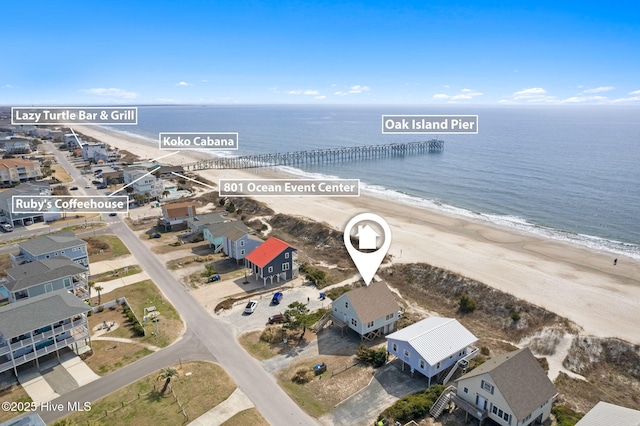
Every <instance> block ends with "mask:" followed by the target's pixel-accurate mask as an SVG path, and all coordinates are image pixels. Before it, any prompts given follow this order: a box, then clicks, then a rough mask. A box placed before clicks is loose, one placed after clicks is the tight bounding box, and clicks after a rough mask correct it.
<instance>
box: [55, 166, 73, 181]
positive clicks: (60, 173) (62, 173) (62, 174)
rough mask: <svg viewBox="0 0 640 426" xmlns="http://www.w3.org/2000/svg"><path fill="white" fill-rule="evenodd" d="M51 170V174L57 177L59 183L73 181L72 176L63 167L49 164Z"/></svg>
mask: <svg viewBox="0 0 640 426" xmlns="http://www.w3.org/2000/svg"><path fill="white" fill-rule="evenodd" d="M51 171H52V172H53V176H54V177H55V178H56V179H58V181H59V182H60V183H69V182H73V178H71V175H69V172H67V171H66V170H65V168H64V167H62V166H60V165H58V164H56V165H51Z"/></svg>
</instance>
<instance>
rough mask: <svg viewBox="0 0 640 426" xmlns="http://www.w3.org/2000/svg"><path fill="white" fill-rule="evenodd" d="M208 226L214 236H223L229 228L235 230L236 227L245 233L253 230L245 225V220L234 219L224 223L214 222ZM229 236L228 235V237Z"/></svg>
mask: <svg viewBox="0 0 640 426" xmlns="http://www.w3.org/2000/svg"><path fill="white" fill-rule="evenodd" d="M206 228H207V229H208V230H209V231H211V234H212V235H213V236H214V237H222V236H224V234H225V232H227V231H229V230H233V229H234V228H236V229H238V230H240V231H243V232H244V233H245V234H248V233H250V232H253V230H252V229H251V228H249V227H248V226H247V225H245V224H244V223H243V222H241V221H238V220H234V221H231V222H222V223H212V224H209V225H207V226H206ZM227 238H228V237H227Z"/></svg>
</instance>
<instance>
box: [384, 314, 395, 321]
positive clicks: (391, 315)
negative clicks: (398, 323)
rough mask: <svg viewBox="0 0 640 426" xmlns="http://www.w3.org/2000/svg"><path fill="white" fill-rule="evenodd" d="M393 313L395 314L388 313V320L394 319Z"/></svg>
mask: <svg viewBox="0 0 640 426" xmlns="http://www.w3.org/2000/svg"><path fill="white" fill-rule="evenodd" d="M393 315H394V314H389V315H387V318H386V319H388V320H390V319H392V318H393Z"/></svg>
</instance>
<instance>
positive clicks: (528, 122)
mask: <svg viewBox="0 0 640 426" xmlns="http://www.w3.org/2000/svg"><path fill="white" fill-rule="evenodd" d="M639 113H640V108H639V107H630V106H576V107H570V106H535V107H525V106H500V107H488V106H482V107H471V106H468V105H465V106H300V105H282V106H273V105H253V106H240V105H237V106H236V105H230V106H222V105H215V106H214V105H207V106H148V107H140V108H139V111H138V125H137V126H131V127H128V126H127V127H126V128H123V127H122V126H119V127H117V128H116V127H113V129H115V130H120V131H122V130H126V131H127V132H129V133H134V134H136V135H139V136H143V137H145V138H148V139H149V140H148V143H150V144H151V143H153V144H155V145H157V140H158V133H159V132H180V131H193V132H195V131H200V132H238V133H239V138H238V140H239V143H238V145H239V150H238V151H234V152H226V153H222V154H218V155H243V154H253V153H267V152H287V151H298V150H306V149H317V148H331V147H344V146H356V145H369V144H384V143H394V142H411V141H421V140H427V139H431V138H438V139H442V140H444V141H445V148H444V151H443V152H441V153H430V154H421V155H416V156H408V157H403V158H400V157H395V158H384V159H372V160H365V161H357V162H344V163H334V164H324V165H303V166H300V167H299V168H295V169H294V168H285V169H286V170H288V171H290V172H294V173H296V174H299V175H301V176H316V175H321V176H334V177H343V178H358V179H360V180H361V182H362V183H363V184H364V185H365V188H366V189H367V190H369V191H373V192H375V193H377V194H378V195H380V196H383V197H386V198H388V199H389V200H390V201H394V202H401V203H408V204H414V205H424V206H429V207H432V208H436V209H440V210H443V211H446V212H449V213H453V214H456V215H462V216H465V217H468V218H474V219H477V220H482V221H489V222H493V223H496V224H499V225H503V226H507V227H511V228H517V229H520V230H523V231H527V232H532V233H536V234H541V235H544V236H547V237H550V238H555V239H559V240H565V241H570V242H573V243H575V244H579V245H583V246H587V247H591V248H595V249H604V250H608V251H610V252H612V253H614V254H616V253H617V254H625V255H628V256H632V257H634V258H636V259H640V220H639V218H640V164H639V162H640V143H638V135H639V134H640V120H638V114H639ZM383 114H386V115H400V114H457V115H459V114H473V115H478V130H479V132H478V134H476V135H447V134H441V135H392V134H382V132H381V116H382V115H383ZM141 143H144V141H141Z"/></svg>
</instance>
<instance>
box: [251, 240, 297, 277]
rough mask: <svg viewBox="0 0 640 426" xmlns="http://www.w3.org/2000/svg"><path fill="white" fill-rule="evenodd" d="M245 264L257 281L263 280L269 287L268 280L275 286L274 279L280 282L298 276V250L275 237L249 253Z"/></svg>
mask: <svg viewBox="0 0 640 426" xmlns="http://www.w3.org/2000/svg"><path fill="white" fill-rule="evenodd" d="M245 262H246V265H247V268H249V269H251V271H252V272H253V274H254V275H255V277H256V281H257V280H259V279H261V278H262V280H263V282H264V285H267V280H269V284H273V279H274V278H275V279H276V280H277V282H280V280H283V281H287V280H290V279H293V278H295V277H297V276H298V249H297V248H295V247H293V246H291V245H289V244H287V243H285V242H284V241H282V240H279V239H278V238H275V237H271V238H269V239H268V240H266V241H265V242H264V243H262V244H260V245H259V246H258V247H257V248H256V249H255V250H253V251H252V252H251V253H249V254H248V255H247V257H245Z"/></svg>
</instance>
